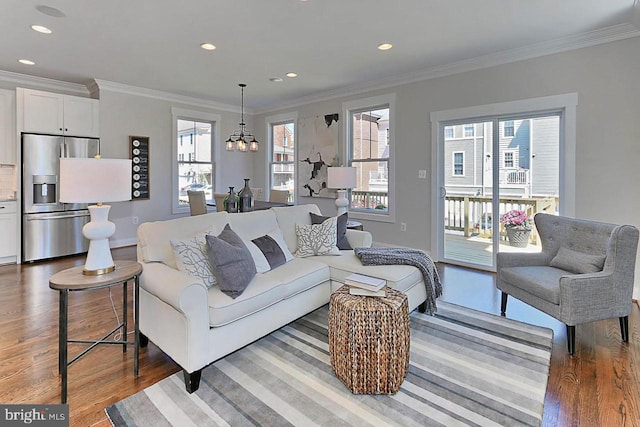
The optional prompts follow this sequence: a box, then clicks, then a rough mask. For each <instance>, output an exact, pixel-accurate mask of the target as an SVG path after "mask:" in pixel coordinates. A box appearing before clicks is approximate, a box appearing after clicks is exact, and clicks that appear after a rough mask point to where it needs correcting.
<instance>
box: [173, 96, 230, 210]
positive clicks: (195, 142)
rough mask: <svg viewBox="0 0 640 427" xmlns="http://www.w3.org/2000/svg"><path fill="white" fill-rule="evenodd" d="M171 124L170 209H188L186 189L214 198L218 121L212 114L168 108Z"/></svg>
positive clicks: (216, 116)
mask: <svg viewBox="0 0 640 427" xmlns="http://www.w3.org/2000/svg"><path fill="white" fill-rule="evenodd" d="M171 112H172V115H173V125H174V135H175V137H174V140H173V141H174V142H173V160H174V165H175V166H174V168H173V194H174V196H173V197H174V202H173V212H174V213H179V212H183V211H186V210H188V208H189V198H188V196H187V191H188V190H202V191H204V192H205V195H206V198H207V199H213V191H214V188H215V177H216V170H215V156H214V154H215V152H216V151H215V147H216V146H217V134H218V123H219V121H220V118H219V116H218V115H215V114H207V113H202V112H198V111H188V110H182V109H178V108H172V109H171Z"/></svg>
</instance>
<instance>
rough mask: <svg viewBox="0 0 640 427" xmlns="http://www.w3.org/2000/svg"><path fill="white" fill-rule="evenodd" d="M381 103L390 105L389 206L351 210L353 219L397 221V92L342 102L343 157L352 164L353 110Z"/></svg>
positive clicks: (350, 213) (350, 215)
mask: <svg viewBox="0 0 640 427" xmlns="http://www.w3.org/2000/svg"><path fill="white" fill-rule="evenodd" d="M381 105H388V106H389V129H391V135H390V138H389V207H388V209H387V212H386V213H369V212H362V211H352V210H350V211H349V217H350V218H353V219H363V220H369V221H379V222H396V154H395V147H396V140H395V138H396V133H397V127H396V117H395V116H396V94H395V93H389V94H385V95H379V96H372V97H370V98H364V99H357V100H354V101H347V102H343V103H342V117H344V123H345V126H344V138H343V141H344V144H343V147H342V158H343V159H345V160H348V161H349V162H347V163H349V164H350V160H351V151H350V147H349V145H350V135H351V111H356V110H362V109H363V108H375V107H377V106H381Z"/></svg>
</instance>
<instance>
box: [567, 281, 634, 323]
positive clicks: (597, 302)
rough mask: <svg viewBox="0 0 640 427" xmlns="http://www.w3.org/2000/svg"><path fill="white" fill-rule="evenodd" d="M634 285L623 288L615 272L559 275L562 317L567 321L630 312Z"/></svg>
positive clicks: (592, 318)
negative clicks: (624, 289)
mask: <svg viewBox="0 0 640 427" xmlns="http://www.w3.org/2000/svg"><path fill="white" fill-rule="evenodd" d="M632 292H633V288H632V287H631V288H630V289H628V290H627V291H621V290H620V289H619V288H618V287H617V286H616V280H615V275H614V274H613V273H612V272H607V271H599V272H597V273H587V274H571V275H567V276H564V277H561V278H560V320H561V321H562V322H564V323H566V324H567V325H576V324H579V323H585V322H592V321H595V320H602V319H609V318H612V317H623V316H628V315H629V313H630V312H631V304H632V302H631V293H632Z"/></svg>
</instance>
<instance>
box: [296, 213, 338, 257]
mask: <svg viewBox="0 0 640 427" xmlns="http://www.w3.org/2000/svg"><path fill="white" fill-rule="evenodd" d="M336 230H337V218H336V217H332V218H329V219H327V220H326V221H324V222H323V223H321V224H310V225H301V224H296V236H297V237H298V250H297V251H296V256H298V257H309V256H314V255H340V249H338V247H337V246H336V243H337V240H338V239H337V237H338V235H337V231H336Z"/></svg>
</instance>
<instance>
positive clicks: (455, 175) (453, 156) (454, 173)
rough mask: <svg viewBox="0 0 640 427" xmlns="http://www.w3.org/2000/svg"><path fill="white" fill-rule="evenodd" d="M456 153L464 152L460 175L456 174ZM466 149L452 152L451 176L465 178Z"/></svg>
mask: <svg viewBox="0 0 640 427" xmlns="http://www.w3.org/2000/svg"><path fill="white" fill-rule="evenodd" d="M456 154H462V173H461V174H460V175H458V174H456ZM464 157H465V153H464V151H453V152H452V153H451V176H452V177H454V178H464V177H465V169H466V168H465V167H464Z"/></svg>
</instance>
